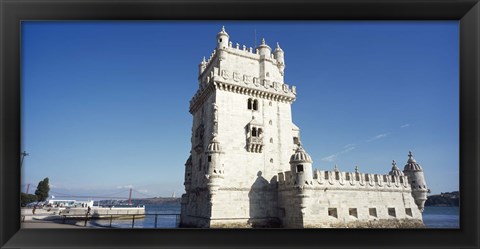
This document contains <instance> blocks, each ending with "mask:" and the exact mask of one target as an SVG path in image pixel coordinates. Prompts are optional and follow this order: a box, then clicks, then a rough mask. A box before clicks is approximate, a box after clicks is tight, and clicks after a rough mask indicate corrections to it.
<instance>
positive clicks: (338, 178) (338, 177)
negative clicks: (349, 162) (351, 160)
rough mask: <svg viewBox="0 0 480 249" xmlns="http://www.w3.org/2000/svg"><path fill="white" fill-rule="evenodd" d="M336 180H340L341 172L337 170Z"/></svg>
mask: <svg viewBox="0 0 480 249" xmlns="http://www.w3.org/2000/svg"><path fill="white" fill-rule="evenodd" d="M335 180H340V173H338V172H335Z"/></svg>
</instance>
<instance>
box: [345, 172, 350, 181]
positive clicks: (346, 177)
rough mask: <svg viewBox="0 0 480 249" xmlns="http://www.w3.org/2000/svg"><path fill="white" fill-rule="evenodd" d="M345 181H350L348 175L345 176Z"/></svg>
mask: <svg viewBox="0 0 480 249" xmlns="http://www.w3.org/2000/svg"><path fill="white" fill-rule="evenodd" d="M345 180H347V181H350V174H348V173H347V174H345Z"/></svg>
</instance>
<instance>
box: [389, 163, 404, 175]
mask: <svg viewBox="0 0 480 249" xmlns="http://www.w3.org/2000/svg"><path fill="white" fill-rule="evenodd" d="M388 174H389V175H392V176H403V172H402V171H401V170H400V169H399V168H398V167H397V163H396V162H395V160H393V162H392V170H391V171H390V172H389V173H388Z"/></svg>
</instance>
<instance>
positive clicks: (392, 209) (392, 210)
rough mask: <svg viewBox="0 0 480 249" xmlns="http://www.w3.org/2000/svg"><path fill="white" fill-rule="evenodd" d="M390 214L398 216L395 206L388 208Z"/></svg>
mask: <svg viewBox="0 0 480 249" xmlns="http://www.w3.org/2000/svg"><path fill="white" fill-rule="evenodd" d="M388 215H389V216H391V217H397V214H396V213H395V208H388Z"/></svg>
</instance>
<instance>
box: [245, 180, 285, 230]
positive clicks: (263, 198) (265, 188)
mask: <svg viewBox="0 0 480 249" xmlns="http://www.w3.org/2000/svg"><path fill="white" fill-rule="evenodd" d="M274 186H276V181H274V182H273V183H269V182H268V181H267V180H266V179H265V178H264V177H263V176H262V171H258V173H257V179H256V180H255V182H254V183H253V185H252V186H251V187H250V192H249V193H248V198H249V202H250V219H249V221H248V222H249V223H250V224H251V225H252V227H278V226H279V222H278V220H277V219H276V218H275V217H272V211H273V210H272V208H273V207H272V205H273V204H274V203H273V202H274V201H275V200H276V198H275V196H274V195H275V193H276V192H275V191H274V190H275V189H273V187H274Z"/></svg>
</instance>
